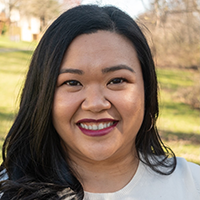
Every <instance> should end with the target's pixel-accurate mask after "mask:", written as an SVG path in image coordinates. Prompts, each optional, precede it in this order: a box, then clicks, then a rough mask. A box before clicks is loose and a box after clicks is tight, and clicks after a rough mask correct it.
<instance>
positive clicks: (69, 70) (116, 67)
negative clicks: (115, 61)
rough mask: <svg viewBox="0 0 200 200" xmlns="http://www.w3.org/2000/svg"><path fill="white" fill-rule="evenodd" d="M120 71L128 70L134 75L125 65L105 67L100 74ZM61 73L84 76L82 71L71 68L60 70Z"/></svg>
mask: <svg viewBox="0 0 200 200" xmlns="http://www.w3.org/2000/svg"><path fill="white" fill-rule="evenodd" d="M121 69H126V70H129V71H131V72H133V73H135V71H134V70H133V69H132V68H130V67H129V66H127V65H123V64H121V65H116V66H112V67H106V68H104V69H102V73H103V74H105V73H109V72H113V71H117V70H121ZM63 73H71V74H78V75H82V74H84V72H83V70H80V69H71V68H68V69H61V70H60V73H59V74H63Z"/></svg>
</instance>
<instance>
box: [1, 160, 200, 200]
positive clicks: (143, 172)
mask: <svg viewBox="0 0 200 200" xmlns="http://www.w3.org/2000/svg"><path fill="white" fill-rule="evenodd" d="M4 179H7V176H6V177H4ZM0 193H1V192H0ZM1 195H2V194H0V197H1ZM67 199H71V198H66V200H67ZM84 200H200V166H198V165H196V164H193V163H190V162H187V161H186V160H185V159H183V158H177V167H176V169H175V171H174V172H173V173H172V174H171V175H160V174H158V173H156V172H154V171H152V170H151V169H150V168H149V167H147V166H146V165H144V164H143V163H142V162H141V161H140V162H139V166H138V169H137V172H136V174H135V176H134V177H133V178H132V180H131V181H130V182H129V183H128V184H127V185H126V186H125V187H124V188H122V189H121V190H119V191H117V192H114V193H89V192H85V197H84Z"/></svg>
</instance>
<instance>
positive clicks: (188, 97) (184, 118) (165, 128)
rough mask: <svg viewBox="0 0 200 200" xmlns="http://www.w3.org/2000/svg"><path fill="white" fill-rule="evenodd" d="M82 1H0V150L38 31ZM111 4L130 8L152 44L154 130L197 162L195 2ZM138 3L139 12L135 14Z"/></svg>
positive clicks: (199, 22)
mask: <svg viewBox="0 0 200 200" xmlns="http://www.w3.org/2000/svg"><path fill="white" fill-rule="evenodd" d="M84 2H86V1H80V0H74V1H73V0H43V1H41V0H0V149H1V148H2V144H3V141H4V138H5V136H6V134H7V133H8V131H9V128H10V126H11V125H12V122H13V120H14V118H15V114H16V113H17V110H18V103H19V99H20V92H21V89H22V87H23V83H24V79H25V75H26V72H27V70H28V66H29V62H30V59H31V55H32V53H33V50H34V49H35V47H36V45H37V43H38V41H39V40H40V38H41V36H42V34H43V32H44V31H45V30H46V28H47V27H48V25H49V24H51V22H52V21H53V20H54V19H55V18H56V17H57V16H59V15H60V13H62V12H63V11H65V10H67V9H69V8H70V7H73V6H75V5H79V4H81V3H84ZM112 2H114V1H112ZM115 2H124V4H125V3H126V5H124V7H123V9H124V10H125V11H126V8H129V10H128V11H127V12H128V13H129V14H130V12H131V10H132V13H131V16H133V17H134V19H135V20H136V21H137V22H138V24H139V25H140V26H141V28H142V30H143V31H144V33H145V35H146V37H147V39H148V41H149V44H150V46H151V49H152V53H153V56H154V60H155V63H156V70H157V75H158V81H159V102H160V117H159V119H158V129H159V132H160V135H161V137H162V139H163V140H164V143H165V144H166V145H167V146H169V147H170V148H172V149H173V151H174V152H175V154H176V155H177V156H181V157H184V158H186V159H187V160H188V161H192V162H195V163H197V164H200V0H144V1H143V0H135V1H134V0H132V1H128V0H127V1H126V0H124V1H115ZM134 2H135V4H134ZM90 3H91V1H90ZM93 3H98V4H106V1H100V0H99V1H93ZM118 4H119V3H118ZM139 4H140V6H141V5H143V8H142V9H141V7H140V9H139V10H138V11H137V7H136V6H137V5H138V8H139ZM114 5H115V4H114ZM116 6H117V5H116ZM131 8H132V9H131ZM1 160H2V156H1V154H0V162H1Z"/></svg>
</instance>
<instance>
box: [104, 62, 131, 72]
mask: <svg viewBox="0 0 200 200" xmlns="http://www.w3.org/2000/svg"><path fill="white" fill-rule="evenodd" d="M121 69H126V70H129V71H131V72H133V73H135V71H134V70H133V69H132V68H130V67H129V66H127V65H123V64H122V65H116V66H112V67H106V68H104V69H102V73H103V74H105V73H108V72H113V71H117V70H121Z"/></svg>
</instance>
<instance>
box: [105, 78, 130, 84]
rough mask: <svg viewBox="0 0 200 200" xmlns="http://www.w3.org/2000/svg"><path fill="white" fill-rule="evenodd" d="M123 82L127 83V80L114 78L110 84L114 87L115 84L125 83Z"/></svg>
mask: <svg viewBox="0 0 200 200" xmlns="http://www.w3.org/2000/svg"><path fill="white" fill-rule="evenodd" d="M123 82H127V79H125V78H114V79H112V80H111V81H110V82H109V83H108V84H111V85H114V84H120V83H123Z"/></svg>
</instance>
